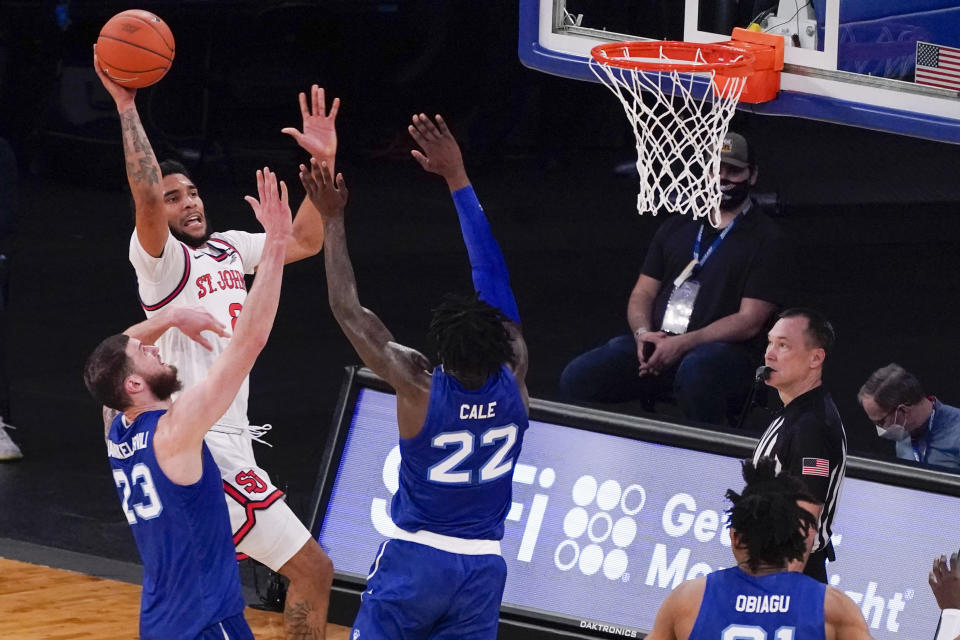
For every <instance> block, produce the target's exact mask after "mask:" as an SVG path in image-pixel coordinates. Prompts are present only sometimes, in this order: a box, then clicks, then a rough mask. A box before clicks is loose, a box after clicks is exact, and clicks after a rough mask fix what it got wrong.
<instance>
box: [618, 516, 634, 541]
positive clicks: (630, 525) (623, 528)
mask: <svg viewBox="0 0 960 640" xmlns="http://www.w3.org/2000/svg"><path fill="white" fill-rule="evenodd" d="M636 537H637V523H636V522H634V520H633V518H628V517H623V518H620V519H619V520H617V523H616V524H615V525H613V544H615V545H617V546H618V547H625V546H627V545H629V544H630V543H631V542H633V539H634V538H636Z"/></svg>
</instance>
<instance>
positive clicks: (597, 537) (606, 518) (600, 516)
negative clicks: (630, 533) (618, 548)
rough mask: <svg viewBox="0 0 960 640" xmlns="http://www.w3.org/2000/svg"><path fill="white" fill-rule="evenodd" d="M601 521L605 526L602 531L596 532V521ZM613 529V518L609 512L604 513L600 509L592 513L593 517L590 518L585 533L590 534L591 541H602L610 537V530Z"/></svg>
mask: <svg viewBox="0 0 960 640" xmlns="http://www.w3.org/2000/svg"><path fill="white" fill-rule="evenodd" d="M601 520H602V521H603V522H604V523H605V524H606V525H607V526H606V527H604V530H603V533H602V534H600V533H597V532H596V527H595V526H594V525H596V524H597V522H598V521H601ZM612 529H613V518H611V517H610V514H609V513H604V512H603V511H600V512H598V513H595V514H593V517H592V518H590V528H589V530H588V531H587V535H588V536H590V541H591V542H603V541H604V540H606V539H607V538H609V537H610V531H611V530H612Z"/></svg>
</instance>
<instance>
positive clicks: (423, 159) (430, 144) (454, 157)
mask: <svg viewBox="0 0 960 640" xmlns="http://www.w3.org/2000/svg"><path fill="white" fill-rule="evenodd" d="M407 131H409V132H410V135H411V136H412V137H413V140H414V142H416V143H417V144H418V145H419V146H420V148H421V149H422V150H423V151H422V152H421V151H417V150H416V149H413V150H411V151H410V154H411V155H412V156H413V159H414V160H416V161H417V162H418V163H420V166H421V167H423V168H424V169H425V170H427V171H429V172H430V173H435V174H437V175H439V176H443V177H444V178H446V180H447V182H450V181H451V180H462V181H463V182H464V183H467V182H468V180H467V172H466V169H464V167H463V155H462V154H461V153H460V145H458V144H457V141H456V139H455V138H454V137H453V134H452V133H450V129H449V128H448V127H447V123H446V122H444V121H443V117H441V116H440V115H437V116H436V123H434V122H433V121H431V120H430V118H428V117H427V116H426V114H423V113H421V114H420V115H414V116H413V124H411V125H409V126H408V127H407Z"/></svg>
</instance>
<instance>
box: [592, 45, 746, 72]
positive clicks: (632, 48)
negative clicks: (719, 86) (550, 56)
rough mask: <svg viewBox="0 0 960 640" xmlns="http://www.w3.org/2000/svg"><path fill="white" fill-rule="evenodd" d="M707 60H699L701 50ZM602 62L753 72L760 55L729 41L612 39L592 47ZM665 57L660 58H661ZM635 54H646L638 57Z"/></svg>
mask: <svg viewBox="0 0 960 640" xmlns="http://www.w3.org/2000/svg"><path fill="white" fill-rule="evenodd" d="M698 53H699V55H700V56H702V57H703V60H704V62H697V54H698ZM590 55H591V56H592V57H593V59H594V60H596V61H597V62H598V63H600V64H602V65H607V66H611V67H619V68H621V69H635V70H637V71H676V72H678V73H703V72H709V71H713V72H716V73H717V74H719V75H724V76H747V75H750V74H751V73H753V65H754V63H755V62H756V57H755V56H754V55H753V54H752V53H751V52H750V51H747V50H746V49H740V48H738V47H733V46H730V45H728V44H700V43H697V42H681V41H675V40H642V41H637V42H608V43H606V44H598V45H597V46H595V47H594V48H593V49H591V50H590ZM661 57H662V58H666V59H665V60H659V61H658V60H657V59H659V58H661ZM634 58H645V59H644V60H635V59H634Z"/></svg>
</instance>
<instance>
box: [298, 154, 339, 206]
mask: <svg viewBox="0 0 960 640" xmlns="http://www.w3.org/2000/svg"><path fill="white" fill-rule="evenodd" d="M300 182H301V184H303V188H304V189H306V191H307V197H308V198H310V202H311V203H313V206H314V207H316V208H317V211H319V212H320V215H321V216H324V217H335V216H342V215H343V210H344V209H345V208H346V206H347V199H348V198H349V197H350V192H349V191H348V190H347V184H346V183H345V182H344V180H343V174H342V173H338V174H337V178H336V180H334V178H333V175H332V174H331V172H330V167H329V166H328V165H327V163H326V162H321V163H318V162H317V159H316V158H310V169H309V170H307V167H305V166H304V165H300Z"/></svg>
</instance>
